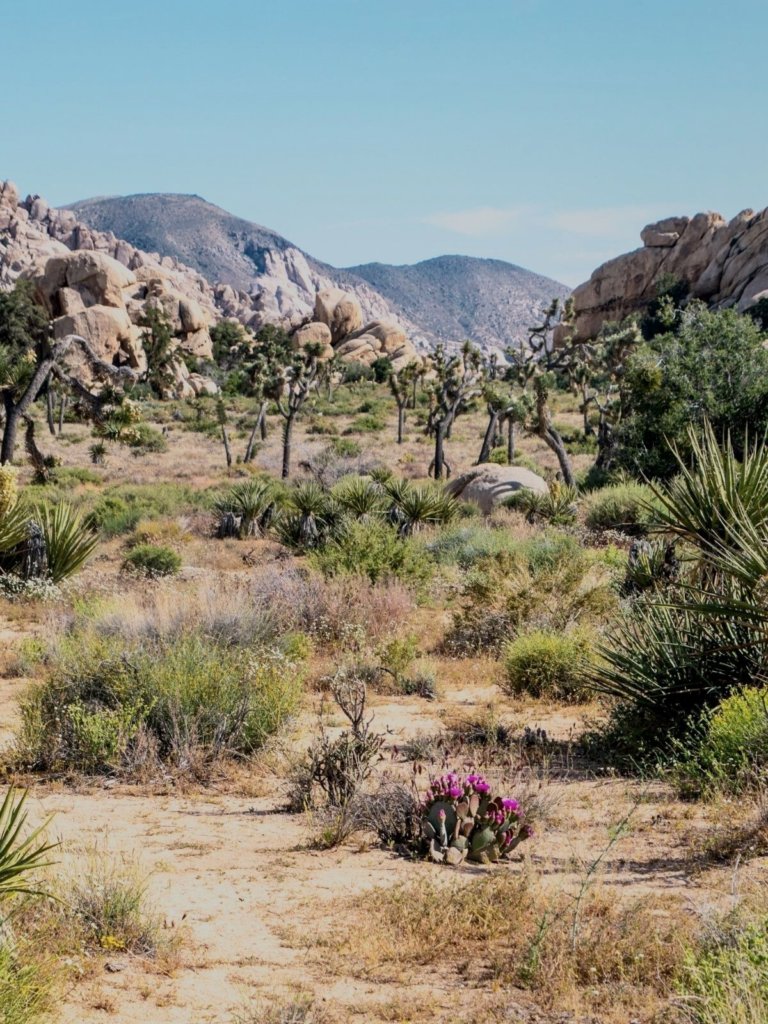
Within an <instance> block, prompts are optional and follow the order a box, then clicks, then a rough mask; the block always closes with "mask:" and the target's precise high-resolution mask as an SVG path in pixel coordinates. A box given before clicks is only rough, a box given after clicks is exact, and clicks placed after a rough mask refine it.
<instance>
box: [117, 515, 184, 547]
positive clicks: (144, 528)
mask: <svg viewBox="0 0 768 1024" xmlns="http://www.w3.org/2000/svg"><path fill="white" fill-rule="evenodd" d="M189 539H190V535H189V533H187V531H186V529H185V527H184V523H183V520H182V521H181V522H180V521H179V520H178V519H141V520H139V522H138V523H137V524H136V527H135V529H134V531H133V533H132V534H131V535H130V537H129V538H128V540H127V541H126V543H127V545H128V546H129V547H135V546H136V545H137V544H164V545H166V546H168V547H174V546H176V545H178V544H183V543H184V542H185V541H188V540H189Z"/></svg>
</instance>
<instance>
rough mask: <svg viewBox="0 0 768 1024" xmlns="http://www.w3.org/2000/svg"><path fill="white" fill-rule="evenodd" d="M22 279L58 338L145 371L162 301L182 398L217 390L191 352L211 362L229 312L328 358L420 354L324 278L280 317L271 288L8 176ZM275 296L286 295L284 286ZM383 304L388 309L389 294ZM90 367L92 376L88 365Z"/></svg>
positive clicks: (0, 256)
mask: <svg viewBox="0 0 768 1024" xmlns="http://www.w3.org/2000/svg"><path fill="white" fill-rule="evenodd" d="M22 277H23V278H26V279H28V280H31V281H32V282H33V284H34V288H35V294H36V295H37V298H38V300H39V301H40V302H41V303H42V304H43V305H44V306H45V308H46V310H47V311H48V313H49V315H50V316H51V318H52V321H53V332H54V337H56V338H64V337H66V336H68V335H70V334H76V335H80V336H82V337H84V338H85V339H86V341H88V342H89V343H90V345H91V347H92V348H93V350H94V351H95V353H96V355H97V356H98V357H99V358H100V359H102V360H104V361H106V362H108V363H110V364H112V365H114V366H127V367H130V368H131V369H133V370H136V371H138V372H139V373H141V372H143V371H144V370H145V369H146V367H147V361H146V354H145V352H144V347H143V327H142V320H143V318H144V315H145V313H146V311H147V309H148V308H149V307H150V306H151V307H154V308H157V307H158V306H159V307H161V308H162V309H163V311H164V313H165V314H166V316H167V317H168V319H169V321H170V324H171V326H172V327H173V331H174V335H175V338H176V339H177V340H176V344H177V347H178V348H179V350H180V352H179V357H178V358H177V359H176V360H175V361H174V365H173V383H172V385H171V386H170V387H169V394H175V395H177V396H179V397H190V396H192V395H198V394H212V393H215V391H216V385H215V384H214V382H213V381H211V380H209V379H207V378H205V377H202V376H200V375H199V374H196V373H190V371H189V369H188V367H187V363H186V360H185V358H184V355H186V356H191V357H193V358H195V359H198V360H202V361H203V362H205V361H206V360H209V359H210V358H211V355H212V341H211V335H210V328H211V326H212V325H213V324H215V323H217V322H218V321H220V320H221V319H222V318H223V317H233V318H236V319H238V320H240V321H241V322H242V323H244V324H246V325H249V326H252V327H254V328H258V327H260V326H261V325H262V324H263V323H265V322H277V321H278V320H282V321H283V322H284V323H285V324H286V325H288V326H291V327H293V328H294V333H293V337H294V344H295V345H296V347H301V346H303V345H305V344H306V343H308V342H312V343H313V344H317V343H319V344H320V345H321V348H322V356H321V358H326V359H328V358H331V357H332V356H333V355H336V354H337V355H339V356H341V358H343V359H346V360H348V361H356V362H362V363H365V364H367V365H370V364H371V363H373V362H374V361H375V360H376V359H377V358H379V357H380V356H383V355H386V356H388V357H389V358H390V360H391V361H392V363H393V365H394V366H395V367H399V366H404V365H406V364H407V363H409V362H411V361H412V360H414V359H415V358H417V352H416V349H415V348H414V346H413V344H412V342H411V340H410V338H409V336H408V332H407V330H406V329H405V328H404V326H403V325H402V324H400V323H397V322H396V321H394V320H393V319H392V318H386V317H375V316H374V317H373V318H372V317H371V316H370V315H369V314H370V307H369V308H368V309H363V307H362V304H361V302H360V301H358V297H357V296H356V295H353V294H350V293H349V292H346V291H343V290H341V289H338V288H335V287H332V286H331V287H323V283H324V281H325V279H324V278H322V277H320V276H319V275H318V276H317V277H316V279H315V283H316V285H317V288H315V287H314V285H313V284H312V283H311V282H307V292H306V302H304V304H303V306H302V309H301V311H300V312H298V311H296V310H294V311H293V314H292V315H291V316H290V317H289V316H285V317H279V316H277V315H276V314H275V313H274V310H268V311H266V312H265V310H264V308H263V301H264V290H263V289H257V290H256V291H255V294H253V295H249V294H247V293H245V292H242V291H235V289H234V288H232V287H231V285H229V284H220V283H219V284H215V285H211V284H210V283H209V282H208V281H207V280H206V278H205V277H204V276H203V275H202V274H200V273H199V272H198V271H197V270H195V269H193V268H192V267H189V266H187V265H185V264H183V263H181V262H180V261H179V260H177V259H175V258H173V257H171V256H161V255H160V254H159V253H156V252H146V251H144V250H143V249H140V248H138V247H137V246H135V245H133V244H131V243H130V242H128V241H126V240H125V239H122V238H118V237H117V236H116V235H115V234H114V233H113V232H111V231H99V230H98V229H96V228H92V227H89V226H88V225H86V224H83V223H82V222H80V221H78V220H77V217H76V215H75V214H74V213H73V212H72V211H71V210H55V209H53V208H51V207H50V206H49V205H48V204H47V203H46V202H45V200H44V199H41V198H40V196H27V197H26V198H25V199H21V198H20V196H19V192H18V189H17V188H16V186H15V185H14V184H13V182H11V181H6V182H0V289H2V288H10V287H12V286H13V284H14V282H15V281H17V280H18V279H19V278H22ZM310 288H312V290H311V291H310V290H309V289H310ZM270 294H271V295H273V296H274V295H279V289H277V290H276V291H275V292H273V293H270ZM377 302H378V304H379V305H382V306H386V304H385V303H384V300H383V299H378V300H377ZM81 371H82V373H83V375H85V373H86V367H85V366H83V367H79V368H78V372H81Z"/></svg>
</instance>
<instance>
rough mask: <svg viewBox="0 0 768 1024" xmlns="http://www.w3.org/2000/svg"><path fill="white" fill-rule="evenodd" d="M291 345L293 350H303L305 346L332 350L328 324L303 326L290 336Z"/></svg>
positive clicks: (317, 323)
mask: <svg viewBox="0 0 768 1024" xmlns="http://www.w3.org/2000/svg"><path fill="white" fill-rule="evenodd" d="M291 344H292V345H293V347H294V348H295V349H300V348H304V346H305V345H322V346H323V348H324V349H326V348H328V347H330V348H331V349H333V346H332V344H331V329H330V327H329V326H328V324H323V323H320V322H319V321H315V322H313V323H309V324H304V325H303V326H302V327H299V328H297V329H296V330H295V331H294V332H293V334H292V335H291Z"/></svg>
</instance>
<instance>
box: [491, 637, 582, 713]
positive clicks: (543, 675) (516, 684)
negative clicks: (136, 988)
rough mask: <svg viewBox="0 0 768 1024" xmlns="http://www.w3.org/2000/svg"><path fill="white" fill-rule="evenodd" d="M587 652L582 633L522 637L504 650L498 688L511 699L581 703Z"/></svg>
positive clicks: (511, 642)
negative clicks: (519, 696) (524, 696)
mask: <svg viewBox="0 0 768 1024" xmlns="http://www.w3.org/2000/svg"><path fill="white" fill-rule="evenodd" d="M590 650H591V642H590V638H589V636H588V635H587V634H586V633H585V632H584V631H583V630H573V631H572V632H569V633H548V632H544V631H543V630H537V631H534V632H532V633H524V634H523V635H521V636H518V637H517V638H516V639H514V640H512V641H510V643H509V644H507V645H506V647H505V648H504V672H505V678H504V681H503V684H502V685H503V687H504V689H505V690H507V692H509V693H511V694H515V695H517V694H521V693H528V694H531V696H533V697H553V698H556V699H559V700H584V699H586V698H588V697H589V690H588V689H587V688H586V686H585V683H586V681H587V673H586V671H585V665H584V663H585V661H586V660H587V659H588V658H589V656H590Z"/></svg>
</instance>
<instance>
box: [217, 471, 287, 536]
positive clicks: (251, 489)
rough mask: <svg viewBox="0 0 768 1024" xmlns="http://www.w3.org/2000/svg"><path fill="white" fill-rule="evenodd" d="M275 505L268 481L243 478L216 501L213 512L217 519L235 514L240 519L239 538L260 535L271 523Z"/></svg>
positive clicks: (272, 490)
mask: <svg viewBox="0 0 768 1024" xmlns="http://www.w3.org/2000/svg"><path fill="white" fill-rule="evenodd" d="M275 507H276V496H275V490H274V487H273V485H272V483H271V482H270V481H268V480H244V481H242V482H241V483H238V484H235V486H234V487H233V488H232V489H231V490H230V491H229V492H228V493H227V494H225V495H224V497H223V498H219V499H218V501H216V503H215V505H214V514H215V515H216V517H217V519H218V520H219V521H221V520H222V519H223V517H224V516H226V515H229V514H232V515H235V516H236V517H237V518H238V519H239V521H240V526H239V530H238V535H239V536H240V537H241V538H243V537H260V536H261V535H262V533H263V532H264V531H265V530H266V529H267V527H268V526H269V524H270V523H271V521H272V519H273V517H274V514H275Z"/></svg>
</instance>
